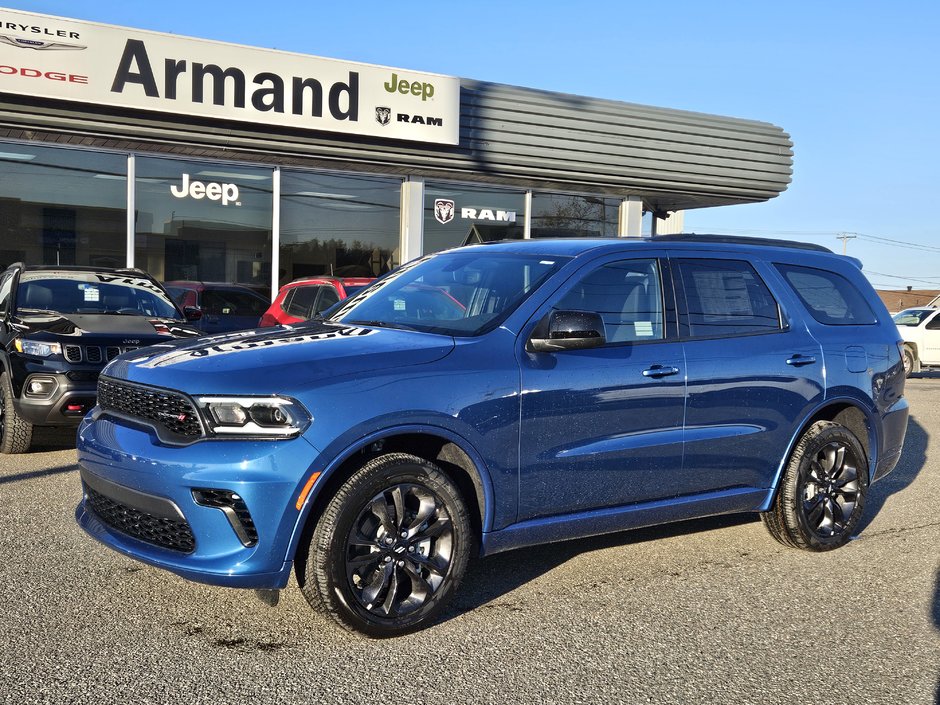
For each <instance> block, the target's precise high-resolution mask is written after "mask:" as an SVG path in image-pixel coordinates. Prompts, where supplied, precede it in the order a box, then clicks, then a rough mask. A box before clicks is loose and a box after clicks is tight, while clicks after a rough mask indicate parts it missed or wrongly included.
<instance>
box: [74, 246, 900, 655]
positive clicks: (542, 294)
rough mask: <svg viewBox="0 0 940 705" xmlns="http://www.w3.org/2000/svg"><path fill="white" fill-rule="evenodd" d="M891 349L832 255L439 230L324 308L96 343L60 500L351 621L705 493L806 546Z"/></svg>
mask: <svg viewBox="0 0 940 705" xmlns="http://www.w3.org/2000/svg"><path fill="white" fill-rule="evenodd" d="M429 292H437V294H436V295H434V296H431V295H429ZM441 300H447V301H449V302H450V301H452V302H453V304H452V305H447V306H441V305H439V302H440V301H441ZM899 345H900V340H899V336H898V332H897V329H896V328H895V326H894V323H893V322H892V320H891V318H890V317H889V315H888V313H887V311H886V310H885V308H884V306H883V305H882V304H881V302H880V301H879V299H878V297H877V296H876V295H875V293H874V291H873V290H872V288H871V286H870V285H869V284H868V282H867V281H866V279H865V277H864V276H863V275H862V272H861V269H860V264H859V262H858V261H857V260H853V259H849V258H846V257H842V256H838V255H835V254H832V253H831V252H830V251H828V250H826V249H825V248H821V247H817V246H813V245H802V244H799V243H785V242H780V241H769V240H758V239H750V238H734V239H730V238H722V237H715V236H712V237H709V236H682V237H657V238H652V239H646V240H640V239H637V240H626V239H624V240H588V239H577V240H525V241H515V242H502V243H494V244H487V245H478V246H472V247H465V248H460V249H457V250H451V251H448V252H442V253H439V254H434V255H430V256H428V257H425V258H423V259H421V260H419V261H416V262H413V263H410V264H408V265H406V266H404V267H402V268H400V269H398V270H396V271H395V272H393V273H391V274H389V275H388V276H386V277H384V278H383V279H381V280H378V281H377V282H375V283H374V284H373V285H372V286H370V287H369V288H367V289H365V290H363V291H360V292H358V293H356V294H354V295H353V296H351V297H350V298H348V299H346V300H345V301H344V302H342V303H341V304H340V305H339V307H338V308H336V309H334V310H333V311H332V312H331V314H330V315H329V316H328V317H327V318H326V319H322V320H315V321H311V322H307V323H304V324H300V325H296V326H281V327H277V328H273V329H265V330H263V331H248V332H242V333H236V334H223V335H216V336H210V337H205V338H199V339H195V340H192V341H186V340H181V341H168V342H166V343H161V344H159V345H155V346H152V347H149V348H146V349H142V350H138V351H134V352H130V353H127V354H124V355H121V356H120V357H119V358H117V359H116V360H114V361H113V362H111V363H110V364H109V365H108V366H107V368H106V369H105V370H104V372H103V374H102V375H101V378H100V380H99V387H98V397H97V399H98V405H97V406H96V407H95V408H94V409H93V410H92V411H91V412H90V413H89V414H88V415H87V416H86V418H85V419H84V421H83V423H82V425H81V427H80V429H79V432H78V449H79V463H80V465H81V479H82V486H83V492H84V496H83V499H82V502H81V504H80V506H79V507H78V510H77V519H78V522H79V523H80V524H81V526H82V527H84V528H85V530H86V531H87V532H88V533H89V534H90V535H91V536H93V537H94V538H96V539H98V540H99V541H101V542H103V543H105V544H106V545H108V546H110V547H112V548H114V549H116V550H118V551H120V552H122V553H124V554H126V555H129V556H131V557H133V558H136V559H139V560H141V561H144V562H145V563H149V564H151V565H154V566H158V567H161V568H165V569H167V570H170V571H173V572H174V573H177V574H179V575H182V576H184V577H186V578H189V579H191V580H197V581H201V582H206V583H211V584H215V585H224V586H232V587H246V588H255V589H258V590H261V591H262V593H261V595H262V596H263V597H265V598H266V599H268V600H271V601H273V600H274V599H275V598H276V596H277V594H278V593H277V592H274V591H276V590H278V589H281V588H284V587H285V586H286V585H287V583H288V580H289V577H290V575H291V572H292V571H294V572H296V577H297V580H298V582H299V584H300V587H301V589H302V590H303V593H304V595H305V596H306V598H307V599H308V601H309V602H310V603H311V605H313V606H314V607H316V608H318V609H323V610H325V611H327V612H329V613H330V614H332V615H333V616H334V617H335V618H336V619H337V620H338V621H339V622H340V623H341V624H343V625H344V626H346V627H348V628H351V629H355V630H359V631H361V632H364V633H366V634H368V635H371V636H378V637H382V636H393V635H397V634H401V633H404V632H407V631H410V630H414V629H416V628H419V627H422V626H424V625H426V624H428V623H429V622H430V621H431V620H433V619H434V618H435V616H436V615H437V614H438V613H439V612H440V610H441V609H442V608H443V607H444V605H445V604H446V603H447V601H448V600H449V599H450V598H451V597H452V596H453V594H454V591H455V590H456V589H457V586H458V584H459V583H460V581H461V578H462V576H463V574H464V572H465V568H466V566H467V561H468V559H469V557H470V556H471V554H474V553H476V554H481V555H486V554H492V553H496V552H498V551H506V550H509V549H514V548H519V547H523V546H529V545H533V544H538V543H543V542H550V541H561V540H566V539H573V538H577V537H583V536H591V535H595V534H600V533H604V532H612V531H620V530H624V529H631V528H635V527H639V526H648V525H652V524H660V523H664V522H671V521H678V520H684V519H691V518H694V517H702V516H707V515H714V514H724V513H731V512H760V513H761V516H762V517H763V520H764V522H765V524H766V526H767V528H768V529H769V531H770V533H771V534H772V535H773V537H774V538H776V539H777V540H778V541H780V542H781V543H783V544H785V545H787V546H791V547H795V548H802V549H807V550H811V551H826V550H829V549H833V548H836V547H838V546H841V545H843V544H844V543H846V541H848V540H849V538H850V537H851V536H852V534H853V532H854V531H855V530H856V528H857V527H858V524H859V519H860V517H861V515H862V511H863V508H864V505H865V496H866V492H867V490H868V486H869V484H870V483H871V482H873V481H875V480H878V479H879V478H881V477H883V476H884V475H886V474H887V473H888V472H889V471H890V470H891V469H892V468H893V467H894V466H895V464H896V463H897V461H898V458H899V456H900V453H901V447H902V444H903V441H904V434H905V429H906V426H907V416H908V405H907V401H906V400H905V398H904V396H903V392H904V382H905V376H904V368H903V365H902V362H901V348H900V347H899Z"/></svg>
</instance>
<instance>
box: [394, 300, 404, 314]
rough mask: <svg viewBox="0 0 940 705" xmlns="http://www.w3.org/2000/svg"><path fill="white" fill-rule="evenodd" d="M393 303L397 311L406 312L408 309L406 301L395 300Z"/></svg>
mask: <svg viewBox="0 0 940 705" xmlns="http://www.w3.org/2000/svg"><path fill="white" fill-rule="evenodd" d="M393 303H394V306H395V310H396V311H405V310H407V307H406V306H405V300H404V299H395V301H394V302H393Z"/></svg>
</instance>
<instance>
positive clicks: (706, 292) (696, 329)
mask: <svg viewBox="0 0 940 705" xmlns="http://www.w3.org/2000/svg"><path fill="white" fill-rule="evenodd" d="M675 262H676V266H677V270H678V273H679V277H680V279H681V282H682V288H683V290H684V291H685V299H686V311H685V312H684V313H683V314H682V315H681V316H680V324H681V326H680V327H681V328H682V329H683V330H682V333H683V335H684V336H686V337H690V338H714V337H728V336H736V335H753V334H757V333H769V332H773V331H778V330H781V328H782V321H781V319H780V311H779V309H778V308H777V302H776V300H775V299H774V297H773V295H772V294H771V293H770V290H769V289H768V288H767V285H766V284H764V282H763V281H762V280H761V278H760V277H759V276H758V274H757V272H756V271H754V268H753V267H752V266H751V265H750V264H749V263H748V262H745V261H742V260H724V259H721V260H719V259H714V260H713V259H677V260H675Z"/></svg>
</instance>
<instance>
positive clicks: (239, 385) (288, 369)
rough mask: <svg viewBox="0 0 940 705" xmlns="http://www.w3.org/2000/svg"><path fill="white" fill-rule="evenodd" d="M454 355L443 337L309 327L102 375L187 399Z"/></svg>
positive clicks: (204, 346) (152, 354)
mask: <svg viewBox="0 0 940 705" xmlns="http://www.w3.org/2000/svg"><path fill="white" fill-rule="evenodd" d="M453 349H454V339H453V338H451V337H448V336H442V335H433V334H430V333H418V332H413V331H403V330H394V329H389V328H373V327H369V326H352V325H344V324H336V323H321V322H316V323H305V324H303V325H299V326H291V327H287V326H284V327H278V328H265V329H260V330H253V331H242V332H239V333H226V334H222V335H213V336H206V337H203V338H199V339H197V340H179V341H172V342H167V343H163V344H160V345H155V346H152V347H150V348H147V349H144V350H139V351H135V352H132V353H128V354H126V355H123V356H122V357H121V358H120V359H118V360H115V361H114V362H112V363H111V364H110V365H108V367H106V368H105V370H104V372H103V374H106V375H109V376H111V377H117V378H119V379H127V380H130V381H132V382H140V383H141V384H150V385H154V386H156V387H166V388H169V389H178V390H180V391H183V392H186V393H190V394H274V393H281V392H284V393H287V392H289V391H290V390H292V389H300V388H303V387H305V386H307V385H309V384H311V383H313V382H316V381H318V380H322V379H327V378H330V379H332V378H336V377H342V376H345V375H351V374H358V373H362V372H374V371H376V370H381V369H388V368H401V367H406V366H409V365H421V364H426V363H429V362H433V361H435V360H439V359H440V358H442V357H444V356H445V355H447V354H448V353H449V352H450V351H451V350H453Z"/></svg>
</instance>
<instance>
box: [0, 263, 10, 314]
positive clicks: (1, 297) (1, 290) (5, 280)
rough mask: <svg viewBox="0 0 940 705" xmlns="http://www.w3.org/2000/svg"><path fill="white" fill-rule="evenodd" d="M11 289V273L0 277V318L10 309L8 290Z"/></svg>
mask: <svg viewBox="0 0 940 705" xmlns="http://www.w3.org/2000/svg"><path fill="white" fill-rule="evenodd" d="M12 288H13V273H12V272H10V273H9V274H7V275H6V276H4V277H0V316H5V315H6V312H7V309H9V308H10V290H11V289H12Z"/></svg>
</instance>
